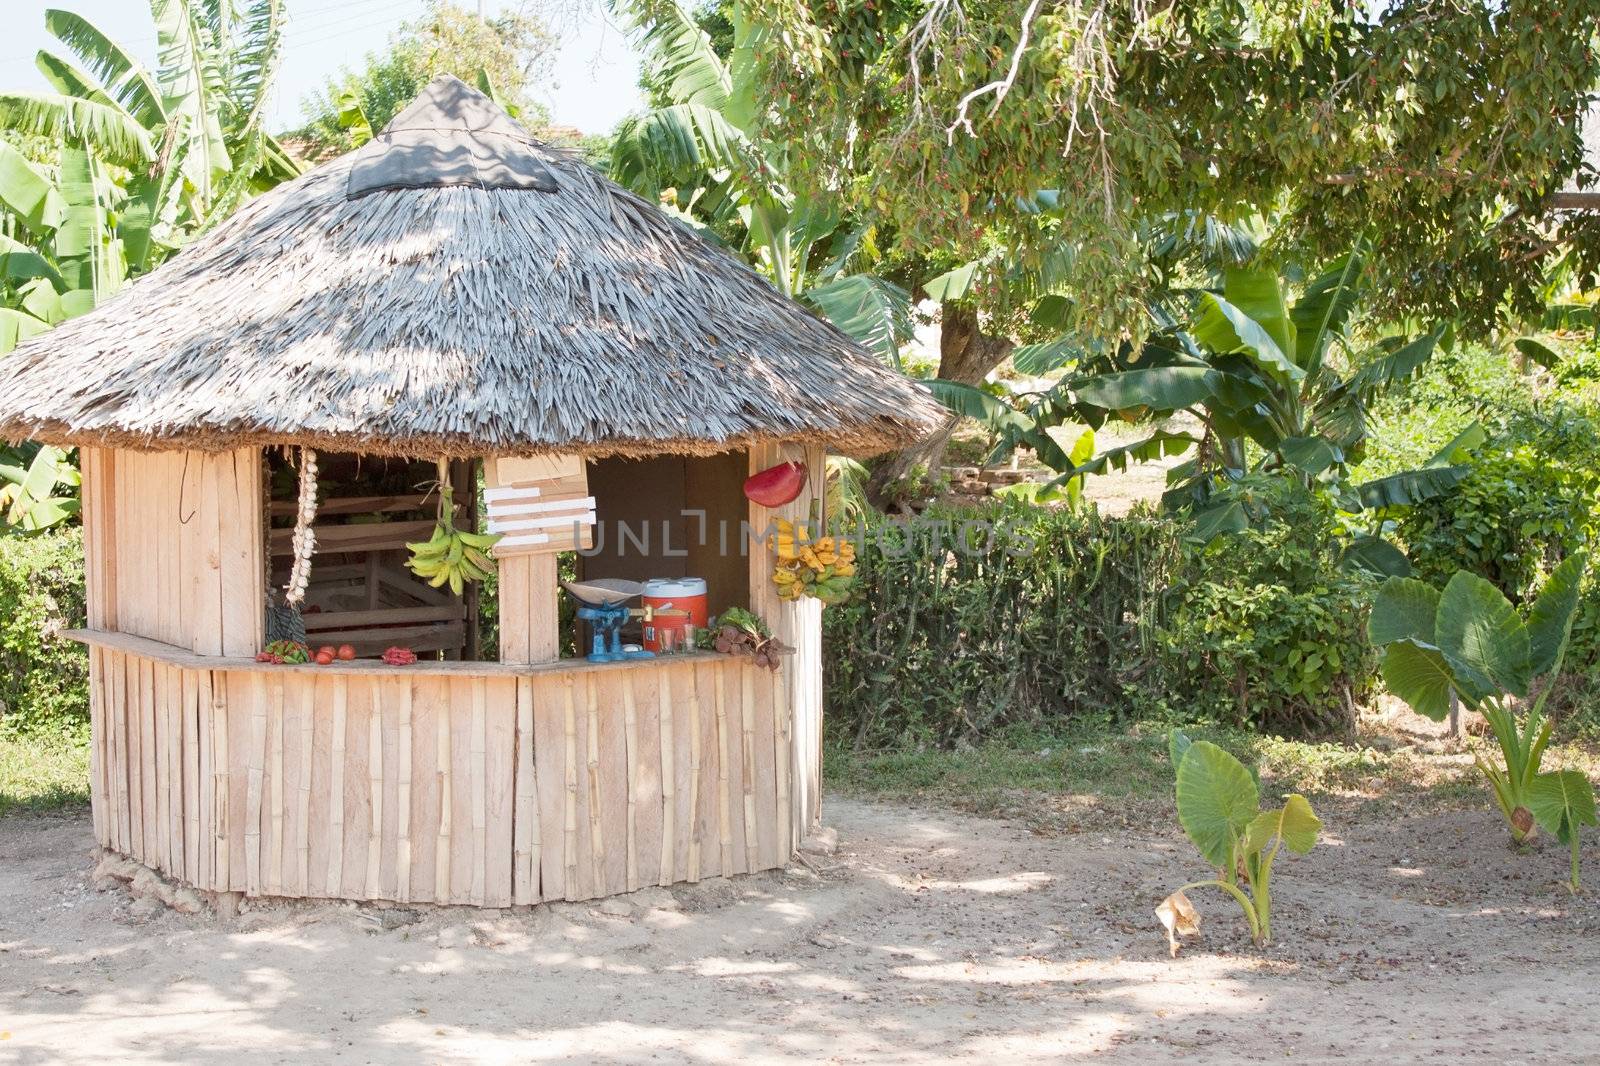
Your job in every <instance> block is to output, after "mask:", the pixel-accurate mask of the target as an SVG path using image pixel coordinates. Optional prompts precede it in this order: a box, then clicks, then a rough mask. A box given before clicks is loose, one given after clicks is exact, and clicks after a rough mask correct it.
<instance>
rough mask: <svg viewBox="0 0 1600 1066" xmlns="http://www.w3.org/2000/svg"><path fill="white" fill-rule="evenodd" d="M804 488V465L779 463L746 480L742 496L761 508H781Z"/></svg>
mask: <svg viewBox="0 0 1600 1066" xmlns="http://www.w3.org/2000/svg"><path fill="white" fill-rule="evenodd" d="M805 487H806V468H805V465H804V464H802V463H795V462H788V463H779V464H778V465H777V466H769V467H767V469H765V470H763V471H761V473H759V474H751V475H750V476H749V477H748V478H746V479H745V482H744V494H745V497H746V498H747V499H749V500H750V502H752V503H759V504H760V505H761V506H763V507H782V506H783V505H784V504H786V503H788V502H790V501H791V500H793V499H794V498H795V497H796V496H798V495H800V490H801V489H803V488H805Z"/></svg>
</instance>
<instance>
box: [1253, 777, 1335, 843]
mask: <svg viewBox="0 0 1600 1066" xmlns="http://www.w3.org/2000/svg"><path fill="white" fill-rule="evenodd" d="M1321 830H1322V819H1320V818H1318V817H1317V816H1316V813H1315V812H1313V811H1312V810H1311V804H1310V803H1309V802H1308V801H1307V800H1306V798H1305V797H1304V796H1302V795H1300V793H1298V792H1292V793H1290V794H1289V796H1288V798H1286V799H1285V800H1284V801H1283V806H1282V807H1279V808H1278V809H1277V810H1275V811H1262V812H1261V813H1260V814H1258V815H1256V816H1255V817H1254V818H1253V819H1251V821H1250V827H1249V828H1248V829H1247V830H1246V831H1245V850H1246V851H1247V852H1258V851H1260V850H1262V849H1263V848H1265V847H1266V846H1267V845H1268V844H1270V843H1271V842H1272V838H1273V837H1277V838H1278V839H1279V840H1281V841H1283V846H1284V847H1286V848H1288V849H1289V850H1290V851H1292V852H1294V853H1295V854H1296V855H1304V854H1305V853H1306V852H1308V851H1310V850H1311V849H1312V848H1314V847H1316V846H1317V834H1318V833H1319V832H1321Z"/></svg>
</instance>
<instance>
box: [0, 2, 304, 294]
mask: <svg viewBox="0 0 1600 1066" xmlns="http://www.w3.org/2000/svg"><path fill="white" fill-rule="evenodd" d="M150 14H151V18H152V20H153V22H154V24H155V31H156V33H155V36H156V41H157V43H156V52H157V58H158V63H157V67H156V69H155V71H153V72H152V71H150V70H149V69H147V68H146V67H145V66H144V64H142V63H141V62H140V61H139V60H138V59H137V58H136V57H135V56H134V55H133V54H132V53H131V52H129V51H128V50H127V49H126V48H124V47H123V46H121V45H120V44H118V43H117V42H116V41H114V40H113V39H111V38H110V37H109V36H107V35H106V34H105V33H104V32H102V31H101V30H100V29H99V28H98V27H97V26H95V25H94V23H93V22H91V21H90V20H89V19H87V18H84V17H83V16H82V15H78V14H75V13H73V12H71V11H63V10H57V9H50V10H47V11H46V12H45V28H46V29H47V30H49V31H50V33H51V34H52V35H53V36H54V37H55V38H56V40H57V41H58V42H59V44H60V48H59V49H58V50H51V49H42V50H41V51H40V52H39V54H38V56H37V58H36V60H35V65H36V66H37V67H38V69H39V71H40V73H41V74H43V75H44V77H45V80H46V81H47V82H48V83H49V85H50V89H48V90H39V91H18V90H13V91H7V92H0V128H5V129H7V130H9V131H11V132H13V133H17V134H31V135H35V136H42V137H45V138H48V139H50V140H52V141H56V142H59V143H62V144H68V145H73V146H76V147H78V148H81V149H82V150H84V151H86V152H88V153H89V154H90V155H91V156H92V157H93V158H94V159H95V160H96V161H97V162H98V163H99V164H100V165H103V166H110V167H115V168H121V169H125V170H126V171H127V172H128V173H129V177H128V178H127V179H126V186H127V189H126V191H127V195H128V200H129V205H128V206H129V209H128V212H127V218H126V220H125V225H127V226H128V227H129V228H130V229H138V230H139V231H140V232H139V233H138V234H137V235H134V236H131V238H130V240H129V242H128V243H129V249H128V251H129V266H130V270H131V272H133V273H138V272H141V271H142V270H144V269H147V268H148V267H149V266H150V265H152V264H151V263H150V261H149V258H148V256H149V255H151V254H153V253H159V251H160V249H161V248H162V246H163V245H165V246H167V247H171V246H173V245H175V243H176V242H177V241H179V240H180V239H181V237H182V235H183V234H184V233H186V232H188V231H190V230H193V229H195V228H201V227H204V226H206V225H208V224H210V223H211V222H213V221H215V220H216V219H219V218H221V217H224V216H225V215H227V214H228V213H229V212H231V211H232V210H233V209H234V208H235V207H237V206H238V205H239V203H241V202H242V201H243V200H244V199H245V198H246V197H247V196H248V195H250V194H251V193H254V192H260V191H263V190H265V189H267V188H271V187H272V186H273V185H276V184H278V183H279V182H281V181H285V180H288V179H290V178H293V177H295V176H296V175H297V174H298V173H299V167H298V165H297V164H296V163H294V161H293V160H291V159H290V158H289V156H288V154H287V153H286V152H285V151H284V150H283V147H282V145H280V144H279V143H278V142H277V141H276V140H275V139H274V138H273V137H272V136H271V135H270V134H268V133H267V132H266V129H265V121H266V109H267V106H268V103H269V102H270V90H271V84H272V75H273V72H274V71H275V70H276V68H277V62H278V56H279V51H280V48H281V44H282V25H283V3H282V0H251V2H250V3H248V4H231V3H229V4H222V3H209V2H201V0H150Z"/></svg>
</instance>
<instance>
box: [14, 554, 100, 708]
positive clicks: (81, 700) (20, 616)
mask: <svg viewBox="0 0 1600 1066" xmlns="http://www.w3.org/2000/svg"><path fill="white" fill-rule="evenodd" d="M83 625H84V586H83V535H82V533H81V531H80V530H77V529H69V530H64V531H60V532H51V533H43V534H40V535H38V536H31V537H4V538H0V733H12V734H18V733H22V734H41V733H47V732H59V733H75V734H80V735H81V734H86V733H87V731H88V728H89V677H88V656H87V655H86V654H85V653H84V650H83V647H82V646H81V645H79V644H77V643H74V642H73V641H70V640H67V639H65V638H63V637H62V636H61V635H60V634H61V632H62V630H65V629H73V628H78V627H82V626H83Z"/></svg>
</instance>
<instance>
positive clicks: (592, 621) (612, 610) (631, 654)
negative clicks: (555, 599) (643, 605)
mask: <svg viewBox="0 0 1600 1066" xmlns="http://www.w3.org/2000/svg"><path fill="white" fill-rule="evenodd" d="M561 587H562V588H564V589H566V590H567V595H569V596H571V597H572V599H573V601H574V602H576V603H577V605H578V617H579V618H581V619H583V620H584V621H585V622H588V623H589V630H590V632H591V633H593V634H594V636H593V638H592V640H591V644H590V649H589V654H588V655H587V656H586V658H587V659H588V660H589V661H590V662H592V663H612V662H618V661H620V660H622V659H654V658H655V657H656V653H655V652H653V651H645V650H644V649H643V648H624V647H623V646H622V627H623V626H624V625H625V624H627V621H628V619H629V618H630V617H632V616H633V615H635V614H639V615H643V613H644V612H643V611H636V610H633V609H631V608H629V607H628V601H629V600H631V599H633V598H634V597H636V596H638V595H639V594H640V593H641V592H643V591H644V585H643V584H642V583H640V582H638V581H626V580H623V579H622V578H612V577H604V578H597V579H596V580H594V581H563V582H562V583H561Z"/></svg>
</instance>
